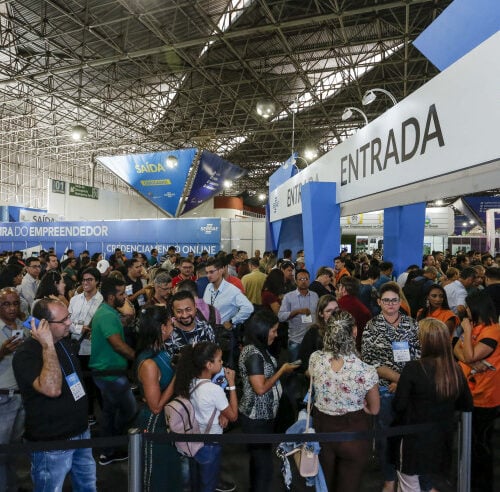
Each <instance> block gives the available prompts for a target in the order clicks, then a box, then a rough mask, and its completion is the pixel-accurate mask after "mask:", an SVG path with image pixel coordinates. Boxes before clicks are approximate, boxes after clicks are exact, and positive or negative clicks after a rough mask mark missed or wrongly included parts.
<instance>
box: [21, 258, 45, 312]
mask: <svg viewBox="0 0 500 492" xmlns="http://www.w3.org/2000/svg"><path fill="white" fill-rule="evenodd" d="M25 263H26V275H25V276H24V277H23V280H22V282H21V285H20V286H19V287H18V288H17V290H18V291H19V295H20V296H21V297H22V298H23V299H24V300H25V301H26V302H27V303H28V309H31V306H32V305H33V301H34V300H35V294H36V291H37V289H38V285H39V284H40V280H39V278H38V277H39V276H40V271H41V268H42V265H41V263H40V260H39V259H38V258H36V257H35V256H30V257H29V258H28V259H27V260H26V262H25Z"/></svg>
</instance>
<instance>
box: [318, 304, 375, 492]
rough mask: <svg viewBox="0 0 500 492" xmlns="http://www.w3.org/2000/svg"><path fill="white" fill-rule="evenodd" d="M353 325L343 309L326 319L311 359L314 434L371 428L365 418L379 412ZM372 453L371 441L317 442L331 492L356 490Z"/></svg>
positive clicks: (370, 370)
mask: <svg viewBox="0 0 500 492" xmlns="http://www.w3.org/2000/svg"><path fill="white" fill-rule="evenodd" d="M355 337H356V325H355V321H354V318H353V317H352V316H351V315H350V314H349V313H348V312H346V311H340V312H338V313H335V314H333V315H332V316H331V318H330V319H329V320H328V323H327V326H326V331H325V336H324V339H323V350H318V351H317V352H314V353H313V354H312V355H311V358H310V360H309V374H310V375H311V377H312V378H313V388H314V409H313V419H314V428H315V430H316V432H318V433H320V432H363V431H368V430H370V417H369V415H376V414H377V413H378V411H379V408H380V398H379V393H378V375H377V371H376V370H375V368H374V367H372V366H370V365H368V364H366V363H364V362H362V361H361V360H360V359H359V358H358V355H357V352H356V345H355ZM369 454H370V441H368V440H357V441H345V442H324V443H321V451H320V454H319V460H320V463H321V467H322V468H323V471H324V473H325V479H326V483H327V486H328V490H329V492H355V491H357V490H359V486H360V483H361V478H362V473H363V470H364V468H365V465H366V463H367V461H368V458H369Z"/></svg>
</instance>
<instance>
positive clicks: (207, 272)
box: [205, 268, 219, 275]
mask: <svg viewBox="0 0 500 492" xmlns="http://www.w3.org/2000/svg"><path fill="white" fill-rule="evenodd" d="M218 270H219V269H218V268H217V269H215V270H205V273H206V274H207V275H212V274H214V273H215V272H216V271H218Z"/></svg>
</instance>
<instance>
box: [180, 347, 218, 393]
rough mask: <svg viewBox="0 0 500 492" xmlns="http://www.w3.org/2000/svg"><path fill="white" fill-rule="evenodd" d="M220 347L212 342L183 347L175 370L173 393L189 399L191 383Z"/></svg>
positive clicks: (211, 360) (212, 359) (213, 357)
mask: <svg viewBox="0 0 500 492" xmlns="http://www.w3.org/2000/svg"><path fill="white" fill-rule="evenodd" d="M218 351H220V347H219V346H218V345H217V344H216V343H212V342H199V343H197V344H196V345H185V346H184V347H182V349H181V354H180V357H179V361H178V363H177V367H176V370H175V383H174V393H175V394H177V395H180V396H183V397H184V398H189V393H190V388H191V381H192V380H193V379H194V378H196V377H199V376H200V374H201V373H202V372H203V369H204V368H205V367H206V365H207V363H208V362H213V361H214V359H215V356H216V354H217V352H218Z"/></svg>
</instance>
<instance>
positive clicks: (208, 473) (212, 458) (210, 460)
mask: <svg viewBox="0 0 500 492" xmlns="http://www.w3.org/2000/svg"><path fill="white" fill-rule="evenodd" d="M221 456H222V446H221V445H220V444H205V445H204V446H203V447H202V448H201V449H200V450H199V451H198V453H196V458H195V459H193V460H191V463H190V465H191V466H190V474H191V490H192V492H214V491H215V488H216V487H217V485H218V484H219V474H220V462H221Z"/></svg>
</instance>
